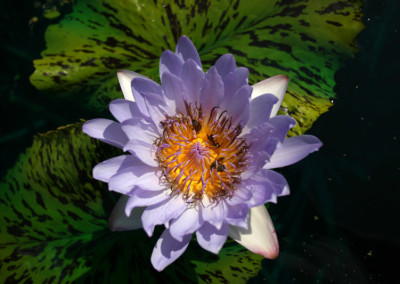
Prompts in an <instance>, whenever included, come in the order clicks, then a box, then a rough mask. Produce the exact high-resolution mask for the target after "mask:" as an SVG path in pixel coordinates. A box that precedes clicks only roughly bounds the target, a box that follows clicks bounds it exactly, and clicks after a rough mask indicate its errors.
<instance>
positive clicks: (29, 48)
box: [0, 0, 400, 283]
mask: <svg viewBox="0 0 400 284" xmlns="http://www.w3.org/2000/svg"><path fill="white" fill-rule="evenodd" d="M1 2H2V3H1V4H0V5H1V9H0V13H1V14H0V36H1V43H0V52H1V56H0V66H1V69H0V72H1V75H0V89H1V100H0V115H1V128H0V147H1V163H0V177H1V178H2V177H4V175H5V174H6V171H7V169H8V168H11V167H12V166H13V165H14V163H15V161H16V159H17V157H18V155H19V154H20V153H22V152H23V151H24V150H25V148H26V147H29V146H30V145H31V143H32V136H33V135H34V134H36V133H38V132H41V133H43V132H46V131H47V130H50V129H55V128H56V127H58V126H61V125H65V124H68V123H73V122H76V121H78V120H79V119H80V118H81V117H80V115H79V113H81V112H80V111H79V109H78V108H79V106H76V105H68V104H67V105H66V104H62V105H61V104H57V103H56V102H54V101H50V100H48V99H47V98H46V97H44V96H43V95H41V94H40V93H38V92H37V91H36V90H35V89H34V87H32V86H31V85H30V83H29V80H28V78H29V75H30V74H32V72H33V65H32V61H33V59H35V58H39V57H40V52H41V51H42V50H43V49H45V42H44V32H45V29H46V27H47V25H48V24H49V23H53V22H57V19H55V20H47V19H44V18H43V16H42V12H43V9H42V7H41V6H40V5H38V4H37V3H39V4H41V3H49V1H47V2H46V1H42V2H34V1H33V2H31V1H1ZM35 3H36V4H35ZM59 8H60V9H61V12H68V9H71V7H70V6H69V5H65V6H63V7H59ZM363 13H364V15H365V16H364V18H363V21H364V23H365V25H366V29H365V30H364V31H362V32H361V34H360V35H359V37H358V39H357V44H358V47H359V49H360V52H359V53H357V54H356V56H355V58H353V59H350V60H348V61H347V64H346V66H345V67H344V68H342V69H341V70H339V71H338V72H337V74H336V81H337V85H336V88H335V92H336V93H337V94H338V96H337V100H335V105H334V107H332V108H331V110H330V111H329V112H328V113H326V114H324V115H323V116H322V117H321V118H320V119H319V120H318V121H317V122H316V123H315V124H314V126H313V128H312V129H311V130H310V131H309V132H308V133H309V134H313V135H316V136H318V137H319V138H320V139H321V140H322V141H323V142H324V146H323V147H322V148H321V150H320V151H319V152H318V153H317V154H313V155H311V156H310V157H308V158H307V159H305V160H303V161H302V162H300V163H298V164H296V165H294V166H291V167H288V168H285V169H283V170H282V173H283V174H284V175H285V176H286V178H287V180H288V182H289V185H290V186H291V192H292V193H291V195H290V196H288V197H284V198H281V199H280V200H279V203H278V205H271V206H270V212H271V215H272V218H273V219H274V223H275V224H276V227H277V231H278V235H279V239H280V244H281V254H280V256H279V258H278V259H277V260H274V261H269V260H265V261H264V262H263V268H264V269H263V270H262V271H261V272H260V274H259V275H258V276H257V277H255V278H254V279H251V281H250V282H251V283H259V282H266V281H267V282H273V283H291V282H298V283H400V268H399V264H400V261H399V255H400V226H399V225H400V222H399V219H398V217H399V215H400V214H398V211H399V204H400V182H399V177H400V147H399V146H400V145H399V144H400V143H399V141H400V133H399V126H398V121H399V119H398V116H397V114H398V113H399V112H400V111H399V110H398V109H397V108H398V107H399V106H400V99H399V98H400V92H399V90H398V86H399V81H400V79H399V75H400V72H398V71H399V67H398V66H399V65H400V56H399V51H400V1H398V0H387V1H379V0H375V1H369V0H368V1H366V3H365V6H364V9H363ZM34 17H37V18H38V21H37V22H35V23H32V19H33V18H34ZM288 224H290V226H288Z"/></svg>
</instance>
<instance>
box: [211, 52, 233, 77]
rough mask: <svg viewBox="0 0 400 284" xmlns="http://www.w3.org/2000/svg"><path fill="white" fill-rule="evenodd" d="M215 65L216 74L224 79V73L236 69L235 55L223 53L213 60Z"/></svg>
mask: <svg viewBox="0 0 400 284" xmlns="http://www.w3.org/2000/svg"><path fill="white" fill-rule="evenodd" d="M215 67H217V70H218V74H219V75H220V76H221V77H222V79H224V78H225V76H226V75H228V74H229V73H231V72H232V71H233V70H235V69H236V62H235V57H233V55H232V54H224V55H222V56H221V57H220V58H218V60H217V62H215Z"/></svg>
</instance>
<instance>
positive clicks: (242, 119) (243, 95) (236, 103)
mask: <svg viewBox="0 0 400 284" xmlns="http://www.w3.org/2000/svg"><path fill="white" fill-rule="evenodd" d="M251 92H252V89H251V87H250V86H247V85H245V86H242V87H241V88H240V89H239V90H237V91H236V93H235V94H234V95H233V96H232V98H231V100H229V102H228V104H227V107H226V110H227V111H228V114H230V115H231V117H232V125H236V124H240V125H242V126H244V125H246V123H247V121H248V120H249V116H250V96H251Z"/></svg>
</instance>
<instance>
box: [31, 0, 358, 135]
mask: <svg viewBox="0 0 400 284" xmlns="http://www.w3.org/2000/svg"><path fill="white" fill-rule="evenodd" d="M361 5H362V0H352V1H337V0H327V1H319V0H297V1H285V0H280V1H278V0H277V1H267V2H266V1H239V0H236V1H230V0H222V1H207V0H205V1H168V0H164V1H140V0H139V1H111V0H93V1H83V0H82V1H77V3H76V4H75V6H74V8H73V12H72V13H71V14H68V15H66V16H65V17H64V18H63V19H62V20H61V21H60V22H59V23H58V24H55V25H52V26H50V27H49V28H48V30H47V32H46V35H45V37H46V42H47V49H46V50H44V51H43V52H42V57H43V58H42V59H38V60H35V61H34V65H35V68H36V70H35V71H34V73H33V74H32V76H31V78H30V80H31V82H32V84H33V85H34V86H35V87H36V88H38V89H39V90H42V91H45V92H47V93H48V94H49V96H52V97H55V98H57V99H61V98H62V99H64V100H70V101H76V100H79V103H80V104H86V105H87V108H88V109H91V110H92V112H91V113H93V110H96V111H97V112H98V113H99V114H104V112H105V110H106V109H107V107H108V106H107V105H108V103H109V102H110V100H112V99H115V98H120V97H121V96H122V94H121V92H120V90H119V86H118V82H117V79H116V76H115V73H116V71H117V69H130V70H133V71H136V72H138V73H141V74H143V75H146V76H148V77H150V78H152V79H154V80H156V81H159V78H158V59H159V56H160V55H161V53H162V51H163V50H165V49H172V50H173V49H174V48H175V45H176V42H177V40H178V38H179V37H180V36H181V35H187V36H189V37H190V38H191V40H192V41H193V42H194V44H195V45H196V47H197V48H198V50H199V53H200V55H201V59H202V60H203V61H204V62H205V64H204V65H205V68H208V67H209V66H210V65H211V64H213V63H214V62H215V60H216V59H217V58H218V57H219V56H220V55H221V54H224V53H228V52H229V53H232V54H234V55H235V58H236V60H237V62H238V65H240V66H245V67H247V68H249V70H250V82H251V83H255V82H257V81H259V80H262V79H264V78H266V77H270V76H273V75H277V74H286V75H288V76H289V77H290V78H291V83H290V84H289V88H288V94H287V95H286V97H285V99H284V101H283V104H282V108H281V112H282V113H287V114H290V115H291V116H292V117H294V118H295V119H296V120H297V122H298V125H297V126H296V127H295V128H294V129H293V132H292V133H291V134H292V135H293V134H300V133H303V132H304V131H306V130H307V129H308V128H310V127H311V125H312V123H313V122H314V121H315V120H316V119H317V118H318V116H319V115H321V114H322V113H324V112H326V111H327V110H328V108H329V107H331V106H332V103H331V99H332V98H335V93H334V92H333V88H334V86H335V80H334V74H335V72H336V71H337V70H338V69H339V68H340V67H341V66H343V64H344V62H345V60H346V59H347V58H349V57H351V56H353V54H354V53H355V52H356V50H357V48H356V46H355V38H356V36H357V35H358V33H359V32H360V31H361V30H362V28H363V24H362V22H361V13H360V7H361Z"/></svg>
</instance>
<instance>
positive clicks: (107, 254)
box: [0, 123, 262, 283]
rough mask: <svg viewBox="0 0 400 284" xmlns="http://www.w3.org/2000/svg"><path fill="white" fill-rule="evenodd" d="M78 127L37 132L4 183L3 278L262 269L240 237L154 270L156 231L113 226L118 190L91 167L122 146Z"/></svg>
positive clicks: (142, 276)
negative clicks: (218, 248)
mask: <svg viewBox="0 0 400 284" xmlns="http://www.w3.org/2000/svg"><path fill="white" fill-rule="evenodd" d="M81 127H82V124H81V123H78V124H75V125H70V126H66V127H63V128H60V129H58V130H56V131H51V132H48V133H46V134H43V135H39V136H36V137H35V138H34V142H33V145H32V147H31V148H29V149H28V150H27V151H26V153H25V154H23V155H22V156H21V157H20V159H19V161H18V163H17V165H16V166H15V167H14V168H13V169H12V170H10V171H9V172H8V174H7V176H6V178H5V180H4V181H3V182H2V183H1V184H0V212H1V213H0V282H1V283H15V282H21V283H22V282H34V283H51V282H54V283H60V282H61V283H68V282H72V281H74V282H85V283H87V282H94V283H159V282H161V281H166V282H167V283H177V282H184V283H198V282H199V281H204V282H206V283H211V282H212V283H215V282H216V281H217V280H218V281H219V279H222V278H223V279H228V280H229V279H234V278H235V277H236V276H235V275H236V274H240V277H239V278H240V279H242V280H243V282H245V280H248V279H249V278H251V277H253V276H255V275H256V274H257V273H258V271H259V270H260V268H261V259H262V257H260V256H259V255H255V254H252V253H251V252H249V251H247V250H246V249H244V248H243V247H241V246H240V245H238V244H235V245H232V244H231V245H227V246H226V248H224V249H222V251H221V253H220V255H218V256H216V255H213V254H211V253H209V252H206V251H204V250H203V249H195V248H194V249H189V250H188V251H187V253H185V254H184V256H183V257H182V258H181V259H180V260H178V261H177V262H176V263H175V264H174V265H171V266H170V267H168V269H166V270H165V271H164V272H162V273H158V272H156V271H155V270H154V269H153V267H152V266H151V263H150V256H151V252H152V250H153V247H154V245H155V241H156V238H157V237H158V236H155V237H153V238H151V239H149V238H148V237H147V235H146V234H145V233H144V232H143V230H137V231H131V232H111V231H110V230H109V228H108V223H107V220H108V217H109V214H110V211H111V210H112V208H113V206H114V204H115V203H116V198H118V197H119V196H117V195H114V194H112V193H111V192H109V191H108V190H107V188H106V186H105V185H104V184H102V183H100V182H98V181H96V180H94V179H93V178H92V173H91V172H92V170H91V169H92V168H93V166H94V165H95V164H97V163H98V162H100V161H102V160H104V159H107V158H110V157H112V156H115V155H118V153H116V152H115V151H116V150H114V149H115V148H114V147H110V146H107V145H105V144H104V143H101V142H97V141H96V140H92V139H90V138H89V137H88V136H87V135H85V134H83V133H82V131H81ZM158 234H159V232H158ZM226 263H229V264H230V266H226V265H225V264H226ZM221 277H222V278H221ZM210 281H211V282H210ZM228 282H230V281H228Z"/></svg>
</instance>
